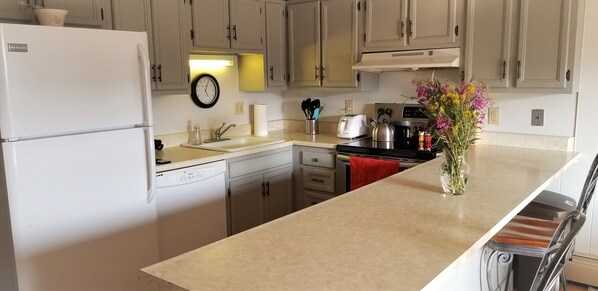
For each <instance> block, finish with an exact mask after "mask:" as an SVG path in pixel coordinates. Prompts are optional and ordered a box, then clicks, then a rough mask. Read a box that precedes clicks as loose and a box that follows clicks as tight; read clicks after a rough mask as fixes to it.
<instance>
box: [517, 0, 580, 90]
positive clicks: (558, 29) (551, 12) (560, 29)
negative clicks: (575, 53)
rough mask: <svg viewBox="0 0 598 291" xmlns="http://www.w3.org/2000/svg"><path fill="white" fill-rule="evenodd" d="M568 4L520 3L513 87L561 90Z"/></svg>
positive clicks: (567, 0) (564, 1)
mask: <svg viewBox="0 0 598 291" xmlns="http://www.w3.org/2000/svg"><path fill="white" fill-rule="evenodd" d="M570 22H571V0H551V1H546V0H522V1H521V16H520V24H519V56H518V63H517V67H518V69H517V87H520V88H565V87H566V85H567V81H566V75H567V71H568V70H569V69H568V64H567V60H568V54H569V50H568V47H569V37H570V32H569V31H570Z"/></svg>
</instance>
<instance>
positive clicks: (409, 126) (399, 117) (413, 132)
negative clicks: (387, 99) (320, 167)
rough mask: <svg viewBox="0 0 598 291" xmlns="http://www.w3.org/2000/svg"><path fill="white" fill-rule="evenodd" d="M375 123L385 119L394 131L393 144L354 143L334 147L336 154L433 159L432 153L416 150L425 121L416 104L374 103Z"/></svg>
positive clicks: (425, 125) (370, 140) (425, 118)
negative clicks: (376, 113) (376, 114)
mask: <svg viewBox="0 0 598 291" xmlns="http://www.w3.org/2000/svg"><path fill="white" fill-rule="evenodd" d="M374 109H375V112H383V113H378V117H377V119H378V122H382V121H381V118H388V119H389V120H390V122H391V124H392V125H393V126H394V128H395V141H394V142H376V141H373V140H372V138H368V139H362V140H356V141H353V142H348V143H345V144H342V145H337V146H336V150H337V152H338V153H339V154H344V155H349V156H351V155H362V156H370V157H377V158H382V159H384V158H391V159H409V160H413V161H414V162H420V163H421V162H425V161H429V160H431V159H434V158H435V157H436V150H434V149H432V150H431V151H423V150H421V151H420V150H418V138H419V136H418V133H419V132H421V131H425V130H426V127H427V126H428V123H429V120H428V117H427V116H426V114H425V113H424V112H423V109H424V108H423V106H422V105H419V104H402V103H376V104H374Z"/></svg>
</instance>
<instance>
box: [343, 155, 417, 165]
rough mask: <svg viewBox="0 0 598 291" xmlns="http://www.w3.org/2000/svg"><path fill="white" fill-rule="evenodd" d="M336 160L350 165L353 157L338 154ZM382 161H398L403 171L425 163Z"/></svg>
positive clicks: (400, 160)
mask: <svg viewBox="0 0 598 291" xmlns="http://www.w3.org/2000/svg"><path fill="white" fill-rule="evenodd" d="M336 159H337V160H338V161H340V162H346V163H348V162H349V161H350V160H351V156H348V155H343V154H336ZM380 159H381V160H391V161H398V162H399V163H400V164H401V165H400V168H401V169H409V168H413V167H415V166H418V165H421V164H422V163H423V162H412V161H406V160H402V159H391V158H386V157H384V158H380Z"/></svg>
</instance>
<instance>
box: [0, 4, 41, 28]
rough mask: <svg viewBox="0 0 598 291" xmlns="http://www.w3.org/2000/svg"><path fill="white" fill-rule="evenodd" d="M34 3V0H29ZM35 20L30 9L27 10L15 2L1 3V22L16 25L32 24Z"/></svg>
mask: <svg viewBox="0 0 598 291" xmlns="http://www.w3.org/2000/svg"><path fill="white" fill-rule="evenodd" d="M29 1H31V2H33V0H29ZM34 19H35V16H34V15H33V12H32V10H31V9H30V8H26V7H23V6H21V5H20V4H19V3H17V0H14V1H0V21H2V22H15V23H31V22H33V21H34Z"/></svg>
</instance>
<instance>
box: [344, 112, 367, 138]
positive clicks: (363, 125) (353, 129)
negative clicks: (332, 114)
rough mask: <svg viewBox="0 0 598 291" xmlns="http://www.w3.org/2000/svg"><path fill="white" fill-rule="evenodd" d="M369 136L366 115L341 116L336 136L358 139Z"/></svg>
mask: <svg viewBox="0 0 598 291" xmlns="http://www.w3.org/2000/svg"><path fill="white" fill-rule="evenodd" d="M365 135H367V117H366V116H365V115H364V114H348V115H343V116H341V119H340V120H339V122H338V128H337V131H336V136H338V137H340V138H348V139H351V138H357V137H361V136H365Z"/></svg>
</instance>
